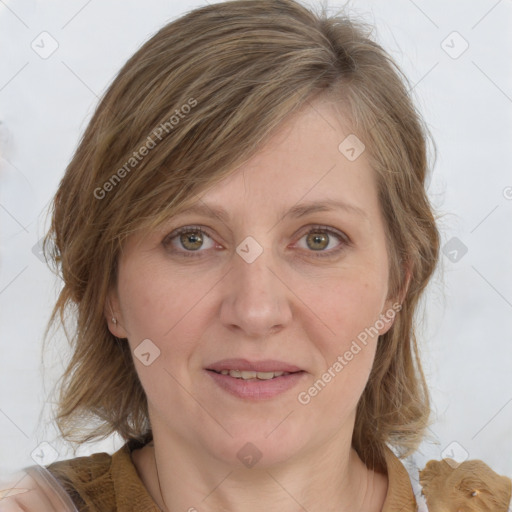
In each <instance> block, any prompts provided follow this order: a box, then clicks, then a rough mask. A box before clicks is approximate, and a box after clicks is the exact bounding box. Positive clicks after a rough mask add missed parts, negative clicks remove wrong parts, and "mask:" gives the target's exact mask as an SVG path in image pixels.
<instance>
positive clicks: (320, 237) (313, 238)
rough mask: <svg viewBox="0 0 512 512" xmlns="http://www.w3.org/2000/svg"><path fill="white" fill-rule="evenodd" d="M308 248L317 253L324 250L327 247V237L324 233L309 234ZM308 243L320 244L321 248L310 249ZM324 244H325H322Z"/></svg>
mask: <svg viewBox="0 0 512 512" xmlns="http://www.w3.org/2000/svg"><path fill="white" fill-rule="evenodd" d="M307 242H308V247H310V248H311V249H313V250H315V251H319V250H321V249H325V247H327V246H328V245H329V237H328V235H326V234H325V233H321V234H318V233H315V234H309V235H308V237H307ZM310 242H312V243H313V244H320V245H321V247H311V245H310ZM322 242H325V243H322Z"/></svg>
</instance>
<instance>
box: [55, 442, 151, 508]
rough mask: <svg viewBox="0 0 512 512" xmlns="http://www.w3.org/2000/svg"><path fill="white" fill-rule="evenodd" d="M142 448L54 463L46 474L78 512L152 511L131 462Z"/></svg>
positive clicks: (131, 444) (133, 446) (128, 447)
mask: <svg viewBox="0 0 512 512" xmlns="http://www.w3.org/2000/svg"><path fill="white" fill-rule="evenodd" d="M141 446H144V443H141V442H140V441H137V440H131V441H128V442H127V443H126V444H124V445H123V446H122V447H121V448H120V449H119V450H117V451H116V452H115V453H113V454H112V455H110V454H108V453H104V452H102V453H95V454H92V455H89V456H87V457H77V458H74V459H69V460H64V461H58V462H54V463H53V464H51V465H49V466H47V469H48V471H50V472H51V473H52V475H53V476H54V477H55V478H56V479H57V480H58V481H59V483H60V485H61V486H62V487H63V488H64V489H65V491H66V493H67V494H68V495H69V496H70V497H71V499H72V500H73V502H74V503H75V506H76V507H77V509H78V510H79V511H82V510H83V511H87V512H96V511H97V512H115V511H116V510H123V511H133V512H135V511H139V510H145V511H155V510H158V508H156V506H155V504H154V502H153V501H152V499H151V497H150V495H149V494H148V492H147V490H146V488H145V487H144V484H143V482H142V480H141V479H140V477H139V475H138V473H137V469H136V467H135V465H134V463H133V460H132V456H131V455H132V452H133V450H135V449H137V448H140V447H141Z"/></svg>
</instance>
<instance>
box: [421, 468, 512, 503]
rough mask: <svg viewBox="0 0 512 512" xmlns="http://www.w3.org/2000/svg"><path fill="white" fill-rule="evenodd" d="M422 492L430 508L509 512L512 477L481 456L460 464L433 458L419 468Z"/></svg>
mask: <svg viewBox="0 0 512 512" xmlns="http://www.w3.org/2000/svg"><path fill="white" fill-rule="evenodd" d="M419 482H420V484H421V488H422V494H423V496H424V497H425V499H426V501H427V505H428V507H429V510H431V511H435V510H452V509H453V510H459V509H461V510H466V509H467V510H493V511H494V512H507V510H508V509H509V506H510V504H511V496H512V480H511V479H510V478H508V477H507V476H503V475H499V474H498V473H496V472H495V471H494V470H493V469H491V468H490V467H489V466H488V465H487V464H486V463H485V462H483V461H481V460H478V459H471V460H466V461H465V462H462V463H458V462H456V461H454V460H453V459H442V460H430V461H428V462H427V464H426V465H425V467H424V469H422V470H420V471H419Z"/></svg>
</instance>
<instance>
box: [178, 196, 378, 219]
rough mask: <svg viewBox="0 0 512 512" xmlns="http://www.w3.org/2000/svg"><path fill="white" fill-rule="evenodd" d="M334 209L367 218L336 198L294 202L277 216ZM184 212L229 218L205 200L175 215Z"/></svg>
mask: <svg viewBox="0 0 512 512" xmlns="http://www.w3.org/2000/svg"><path fill="white" fill-rule="evenodd" d="M335 210H342V211H344V212H346V213H349V214H351V215H358V216H360V217H363V218H365V219H367V217H368V216H367V214H366V212H365V211H364V210H362V209H361V208H359V207H358V206H356V205H353V204H349V203H346V202H343V201H338V200H333V199H332V200H323V201H310V202H303V203H300V204H296V205H294V206H292V207H291V208H290V209H289V210H288V211H286V212H285V213H283V212H281V215H280V216H279V219H280V220H282V219H284V218H286V217H292V218H300V217H304V216H306V215H308V214H311V213H316V212H330V211H335ZM186 213H194V214H198V215H204V216H205V217H211V216H212V215H214V216H215V217H217V218H219V219H220V220H222V221H223V222H227V221H228V220H229V218H230V215H229V213H228V212H227V211H226V210H225V209H224V208H223V207H222V206H220V205H219V206H216V205H208V204H206V203H205V202H198V203H195V204H193V205H191V206H189V207H188V208H185V209H183V210H180V211H178V212H177V213H176V214H175V216H178V215H182V214H186Z"/></svg>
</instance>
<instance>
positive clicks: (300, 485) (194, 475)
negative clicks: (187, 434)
mask: <svg viewBox="0 0 512 512" xmlns="http://www.w3.org/2000/svg"><path fill="white" fill-rule="evenodd" d="M154 434H155V432H154ZM335 448H337V449H335ZM138 452H139V453H138V454H136V453H135V452H134V454H133V455H134V456H133V459H134V463H135V465H136V466H137V468H138V470H139V473H140V474H141V478H142V480H143V482H144V484H145V485H146V487H147V489H148V491H149V493H150V494H151V495H152V497H153V499H154V500H155V502H156V503H157V504H158V506H159V507H160V509H161V510H162V511H163V512H174V511H176V510H187V511H191V512H194V511H196V510H201V512H203V511H204V512H217V511H218V510H226V511H237V510H244V511H246V512H256V511H258V512H261V510H262V509H263V510H265V511H266V512H274V511H276V512H277V511H279V512H287V511H290V512H292V511H293V512H295V511H296V510H297V507H299V508H300V509H302V510H308V512H320V511H322V512H325V511H326V510H332V511H336V512H349V511H350V512H357V511H361V512H362V511H364V512H380V511H381V509H382V504H383V502H384V499H385V496H386V491H387V478H386V477H385V476H384V475H380V474H378V473H374V472H373V471H370V470H368V468H366V466H365V465H364V463H363V462H362V461H361V459H360V458H359V456H358V455H357V453H356V452H355V450H354V449H353V448H352V447H351V446H350V444H347V443H346V442H345V443H344V442H342V439H335V440H332V442H331V443H329V445H326V446H323V447H315V449H314V450H311V452H310V453H303V454H301V457H300V458H299V457H292V458H290V459H288V460H286V461H283V462H282V463H279V464H273V465H272V466H269V467H265V466H262V467H260V468H258V465H255V466H253V467H252V468H250V469H249V468H243V469H240V468H233V467H230V466H228V465H226V464H224V463H222V462H219V460H218V459H210V458H208V457H205V455H204V450H200V449H197V447H191V446H189V445H187V444H186V442H183V441H180V442H176V443H173V442H169V438H162V439H160V438H159V436H158V435H156V436H155V439H154V442H152V443H149V444H148V445H146V446H145V447H144V448H143V449H141V450H138ZM319 497H320V498H321V499H319Z"/></svg>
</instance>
